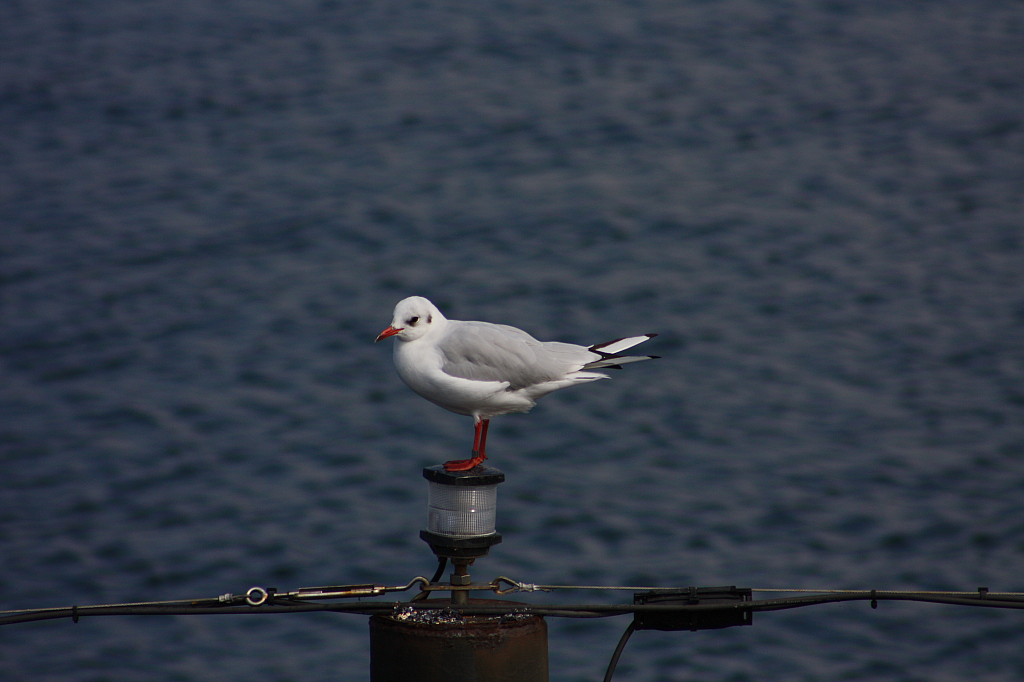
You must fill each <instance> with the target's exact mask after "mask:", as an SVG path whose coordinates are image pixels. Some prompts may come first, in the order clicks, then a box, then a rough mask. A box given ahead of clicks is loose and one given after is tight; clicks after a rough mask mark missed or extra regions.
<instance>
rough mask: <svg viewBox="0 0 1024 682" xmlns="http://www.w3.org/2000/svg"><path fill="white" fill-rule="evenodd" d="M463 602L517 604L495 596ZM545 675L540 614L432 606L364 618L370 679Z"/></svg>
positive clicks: (537, 680) (452, 680)
mask: <svg viewBox="0 0 1024 682" xmlns="http://www.w3.org/2000/svg"><path fill="white" fill-rule="evenodd" d="M439 601H440V600H439ZM444 601H445V602H447V603H450V602H448V600H444ZM469 603H470V604H487V605H492V604H494V605H502V604H505V605H510V606H515V605H516V604H517V602H509V601H500V600H495V599H470V600H469ZM547 680H548V628H547V623H545V622H544V618H543V617H541V616H527V615H514V614H513V615H508V616H459V615H458V614H455V613H454V612H450V611H449V612H445V615H443V616H440V617H439V616H438V613H437V612H436V611H416V612H412V613H409V614H403V615H396V616H373V617H372V618H370V682H547Z"/></svg>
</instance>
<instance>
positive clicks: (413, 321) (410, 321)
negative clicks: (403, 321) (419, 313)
mask: <svg viewBox="0 0 1024 682" xmlns="http://www.w3.org/2000/svg"><path fill="white" fill-rule="evenodd" d="M419 321H420V318H418V317H410V318H409V324H410V325H415V324H416V323H417V322H419Z"/></svg>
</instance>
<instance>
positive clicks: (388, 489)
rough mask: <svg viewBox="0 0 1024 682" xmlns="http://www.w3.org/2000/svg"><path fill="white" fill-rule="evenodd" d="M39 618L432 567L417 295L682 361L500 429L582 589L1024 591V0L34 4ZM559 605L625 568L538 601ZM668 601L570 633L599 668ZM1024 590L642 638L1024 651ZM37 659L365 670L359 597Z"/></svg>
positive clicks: (463, 436)
mask: <svg viewBox="0 0 1024 682" xmlns="http://www.w3.org/2000/svg"><path fill="white" fill-rule="evenodd" d="M0 46H2V47H0V129H2V130H3V131H4V132H3V134H2V137H0V247H2V250H0V310H2V320H3V326H2V332H0V379H2V381H0V449H2V462H3V465H4V466H3V469H4V476H3V477H2V478H0V610H2V609H17V608H31V607H44V606H65V605H71V604H90V603H93V604H94V603H110V602H126V601H136V600H161V599H178V598H192V597H207V596H216V595H219V594H222V593H224V592H241V591H244V590H245V589H246V588H248V587H249V586H251V585H263V586H276V587H279V588H281V589H292V588H296V587H300V586H305V585H324V584H336V583H354V582H363V581H376V582H382V583H386V584H392V585H394V584H404V583H406V582H407V581H408V580H409V579H410V578H411V577H413V576H415V575H418V574H429V573H430V572H432V570H433V568H434V562H433V557H432V555H431V554H430V552H429V550H428V549H427V547H426V545H424V544H423V543H422V542H421V541H420V540H419V538H418V531H419V530H420V529H421V528H423V527H424V525H425V521H426V518H425V517H426V509H425V507H426V484H425V483H424V481H423V479H422V477H421V473H420V472H421V469H422V467H424V466H427V465H431V464H435V463H437V462H440V461H443V460H444V459H449V458H452V457H456V456H458V457H462V456H465V454H466V451H467V450H468V448H469V445H470V443H471V438H472V430H471V422H470V420H468V419H466V418H464V417H460V416H457V415H453V414H450V413H447V412H444V411H443V410H441V409H440V408H437V407H435V406H433V405H431V404H429V403H427V402H426V401H423V400H422V399H420V398H419V397H417V396H415V395H414V394H412V393H411V392H410V391H408V389H406V388H405V386H404V385H402V384H401V382H400V381H399V379H398V378H397V376H396V375H395V373H394V370H393V367H392V365H391V358H390V348H388V347H384V346H385V344H378V345H376V346H375V345H373V344H372V340H373V338H374V336H375V335H376V333H377V332H379V331H380V330H381V329H383V328H384V327H385V326H387V324H388V323H389V322H390V320H391V309H392V307H393V306H394V304H395V303H396V302H397V301H398V300H399V299H401V298H403V297H405V296H407V295H411V294H421V295H426V296H428V297H430V298H432V299H433V300H434V302H435V303H437V304H438V305H439V306H440V307H441V308H442V309H443V310H444V311H445V313H446V314H447V315H448V316H449V317H452V318H461V319H485V320H490V321H496V322H503V323H508V324H514V325H516V326H519V327H522V328H524V329H527V330H528V331H530V332H531V333H533V334H534V335H535V336H538V337H540V338H545V339H558V340H563V341H572V342H580V343H585V342H590V343H593V342H599V341H604V340H607V339H610V338H614V337H616V336H620V335H623V334H632V333H642V332H648V331H657V332H659V333H660V335H659V336H658V337H657V338H656V339H655V340H653V341H652V342H650V343H649V344H646V345H645V348H647V349H649V352H651V353H655V354H658V355H661V356H663V358H662V359H661V360H658V361H656V363H645V364H643V365H634V366H631V367H627V368H626V369H625V370H623V371H622V372H619V373H616V374H615V376H614V380H613V381H610V382H600V383H597V384H592V385H589V386H585V387H580V388H577V389H572V390H568V391H564V392H561V393H558V394H553V395H551V396H549V397H548V398H545V399H544V400H543V401H542V402H541V404H540V405H539V406H538V407H537V408H536V409H535V410H534V411H533V412H532V413H531V414H529V415H526V416H521V415H515V416H509V417H505V418H498V419H496V420H495V421H494V424H493V428H492V429H491V436H490V439H489V454H490V455H491V457H492V463H493V464H494V465H496V466H498V467H500V468H501V469H502V470H504V471H505V473H506V476H507V480H506V482H505V483H503V484H502V486H501V487H500V492H499V510H498V529H499V530H500V531H501V532H502V534H503V536H504V538H505V540H504V542H503V543H502V544H501V545H499V546H497V547H495V548H494V549H493V550H492V553H491V555H490V556H488V557H487V558H486V559H483V560H481V561H479V562H477V564H476V566H475V567H474V569H473V570H474V575H475V576H476V577H479V578H480V579H488V580H489V579H490V578H492V577H494V576H497V575H509V576H513V577H515V578H516V579H518V580H522V581H525V582H534V583H542V584H543V583H554V584H601V585H622V584H626V585H636V584H640V585H660V586H686V585H738V586H743V587H754V588H768V587H807V588H841V587H842V588H866V589H871V588H877V589H967V590H972V589H975V588H976V587H978V586H981V585H984V586H987V587H989V588H991V589H992V590H994V591H996V590H1004V591H1005V590H1024V580H1022V578H1021V571H1020V566H1021V562H1022V558H1024V513H1022V512H1024V503H1022V496H1021V491H1022V489H1024V382H1022V378H1024V258H1022V254H1024V250H1022V239H1024V235H1022V230H1021V223H1020V216H1021V213H1022V210H1021V209H1022V196H1024V192H1022V189H1021V188H1022V187H1024V127H1022V119H1021V116H1022V114H1021V111H1022V105H1024V78H1022V76H1021V70H1020V64H1021V63H1022V59H1024V10H1022V9H1021V7H1020V6H1019V5H1016V4H1012V3H1009V4H1008V3H994V2H980V3H971V4H970V5H969V6H968V5H964V4H963V3H955V2H933V3H910V4H905V5H903V6H901V8H900V9H894V8H893V6H891V5H889V4H886V3H869V2H864V3H845V2H832V3H825V2H823V3H765V2H752V1H747V2H744V1H742V0H735V1H729V0H720V1H712V2H694V3H669V2H637V3H611V2H588V3H574V4H563V5H551V4H541V3H518V4H511V3H498V2H478V3H473V4H470V5H467V6H454V5H449V6H438V5H434V4H425V3H401V2H399V3H375V4H372V5H366V4H357V3H343V2H335V1H332V0H324V1H323V2H319V3H314V2H295V3H259V2H250V3H233V4H227V5H224V4H221V3H206V4H202V5H190V4H187V3H185V4H183V3H171V2H161V1H159V0H154V1H147V2H131V3H129V2H106V3H99V2H89V1H85V2H78V3H73V4H67V3H44V2H38V3H27V2H9V3H7V4H5V5H4V6H3V7H0ZM527 599H529V600H531V601H537V602H545V601H547V602H551V601H558V600H561V601H602V600H609V599H617V600H626V601H628V600H629V599H630V595H629V594H628V593H625V594H621V595H614V596H609V595H606V594H596V595H595V594H587V593H578V592H575V593H570V594H563V595H557V596H555V597H550V596H529V597H527ZM627 622H628V620H627V619H622V618H618V619H610V620H602V621H597V622H591V621H587V622H579V621H564V620H556V619H552V620H551V621H550V627H551V636H550V648H551V677H552V679H553V680H559V681H573V682H575V681H577V680H580V681H582V680H594V679H600V676H601V675H602V674H603V671H604V668H605V666H606V665H607V662H608V658H609V657H610V656H611V652H612V650H613V648H614V646H615V642H616V641H617V639H618V636H619V633H620V632H621V631H622V630H623V629H624V628H625V626H626V623H627ZM1022 635H1024V616H1022V615H1021V613H1020V612H995V611H975V610H970V609H965V608H956V607H937V606H927V605H913V604H902V603H899V604H897V603H883V604H882V605H881V606H880V608H879V609H878V610H877V611H872V610H871V609H870V608H868V607H867V606H866V605H865V604H859V603H858V604H845V605H833V606H826V607H817V608H814V609H801V610H798V611H791V612H785V613H771V614H759V615H758V616H756V617H755V619H754V627H751V628H742V629H733V630H723V631H712V632H700V633H657V632H640V633H637V634H636V635H634V637H633V639H632V640H631V641H630V644H629V646H628V647H627V649H626V651H625V653H624V655H623V658H622V661H621V663H620V665H619V671H618V673H617V675H616V679H617V680H619V679H621V680H633V681H642V682H647V681H652V682H653V681H663V680H665V681H668V680H684V679H687V680H689V679H698V678H699V679H706V680H753V679H757V680H765V679H770V680H823V679H850V680H893V681H896V680H964V679H974V680H1010V679H1019V678H1021V677H1022V676H1024V662H1022V660H1021V657H1020V654H1019V651H1020V642H1021V638H1022ZM0 652H2V655H0V676H2V677H3V678H4V679H5V680H6V679H10V680H19V679H33V680H37V679H61V680H81V681H92V680H134V679H139V680H142V679H145V680H210V679H216V680H220V681H226V680H246V681H247V682H251V681H254V680H258V681H261V682H262V681H264V680H266V681H271V680H329V679H330V680H335V679H367V677H368V658H369V657H368V633H367V626H366V621H365V618H364V617H361V616H346V615H322V614H321V615H293V616H276V617H265V618H257V617H241V616H237V617H235V616H228V617H223V618H213V617H173V618H86V619H83V620H82V621H81V622H80V623H79V624H78V625H73V624H72V623H71V622H70V621H53V622H47V623H37V624H29V625H19V626H13V627H6V628H4V629H3V631H2V632H0Z"/></svg>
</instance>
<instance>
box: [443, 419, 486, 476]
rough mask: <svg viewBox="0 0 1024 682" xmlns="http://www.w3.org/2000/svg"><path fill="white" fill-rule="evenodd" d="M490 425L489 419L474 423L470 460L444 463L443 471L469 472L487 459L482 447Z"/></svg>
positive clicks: (454, 460)
mask: <svg viewBox="0 0 1024 682" xmlns="http://www.w3.org/2000/svg"><path fill="white" fill-rule="evenodd" d="M490 423H491V420H490V419H481V420H480V421H478V422H477V423H476V429H475V430H474V433H473V457H471V458H470V459H453V460H451V461H450V462H445V463H444V470H445V471H469V470H470V469H472V468H473V467H475V466H477V465H479V464H482V463H483V461H484V460H485V459H487V455H486V454H484V446H485V445H486V444H487V427H488V426H489V425H490Z"/></svg>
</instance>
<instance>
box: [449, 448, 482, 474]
mask: <svg viewBox="0 0 1024 682" xmlns="http://www.w3.org/2000/svg"><path fill="white" fill-rule="evenodd" d="M485 459H487V455H485V454H484V453H482V452H481V453H477V454H475V455H474V457H473V458H471V459H453V460H452V461H450V462H445V463H444V470H445V471H469V470H470V469H472V468H473V467H475V466H478V465H480V464H483V462H484V460H485Z"/></svg>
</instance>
